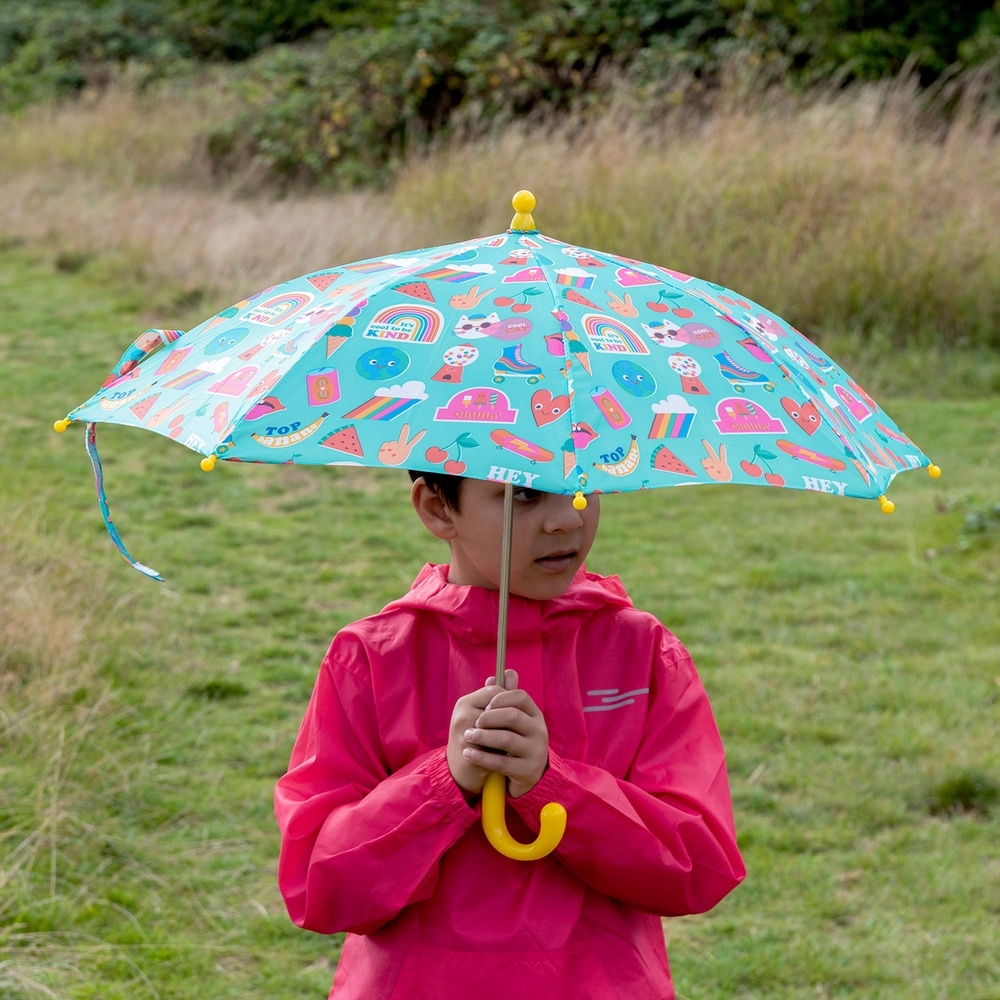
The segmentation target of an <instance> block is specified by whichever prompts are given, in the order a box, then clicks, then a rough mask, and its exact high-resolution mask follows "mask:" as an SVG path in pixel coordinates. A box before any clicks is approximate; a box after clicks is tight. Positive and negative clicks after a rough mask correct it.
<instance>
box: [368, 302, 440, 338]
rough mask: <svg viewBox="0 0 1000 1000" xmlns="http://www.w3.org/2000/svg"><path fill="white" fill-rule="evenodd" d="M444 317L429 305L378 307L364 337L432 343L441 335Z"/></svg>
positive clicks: (408, 304)
mask: <svg viewBox="0 0 1000 1000" xmlns="http://www.w3.org/2000/svg"><path fill="white" fill-rule="evenodd" d="M443 325H444V319H443V317H442V316H441V313H439V312H438V311H437V309H432V308H431V307H430V306H421V305H411V304H410V303H408V302H406V303H400V304H398V305H392V306H387V307H386V308H385V309H380V310H379V311H378V312H377V313H376V314H375V317H374V318H373V319H372V321H371V322H370V323H369V324H368V329H367V330H365V336H366V337H373V338H375V339H376V340H393V341H397V342H404V343H409V344H433V343H434V341H436V340H437V339H438V337H439V336H440V335H441V329H442V327H443Z"/></svg>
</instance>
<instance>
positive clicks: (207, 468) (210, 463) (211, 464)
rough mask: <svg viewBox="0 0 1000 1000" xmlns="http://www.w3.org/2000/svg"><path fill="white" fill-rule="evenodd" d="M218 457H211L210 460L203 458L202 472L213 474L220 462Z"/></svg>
mask: <svg viewBox="0 0 1000 1000" xmlns="http://www.w3.org/2000/svg"><path fill="white" fill-rule="evenodd" d="M218 460H219V459H218V457H217V456H216V455H209V456H208V458H203V459H202V460H201V471H202V472H211V471H212V469H214V468H215V463H216V462H218Z"/></svg>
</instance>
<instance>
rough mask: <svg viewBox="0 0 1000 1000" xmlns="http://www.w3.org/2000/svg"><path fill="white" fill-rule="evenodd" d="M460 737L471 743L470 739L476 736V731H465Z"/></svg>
mask: <svg viewBox="0 0 1000 1000" xmlns="http://www.w3.org/2000/svg"><path fill="white" fill-rule="evenodd" d="M462 735H463V736H464V737H465V739H467V740H468V741H469V742H470V743H471V742H472V738H473V737H474V736H475V735H476V731H475V730H474V729H466V731H465V732H464V733H462Z"/></svg>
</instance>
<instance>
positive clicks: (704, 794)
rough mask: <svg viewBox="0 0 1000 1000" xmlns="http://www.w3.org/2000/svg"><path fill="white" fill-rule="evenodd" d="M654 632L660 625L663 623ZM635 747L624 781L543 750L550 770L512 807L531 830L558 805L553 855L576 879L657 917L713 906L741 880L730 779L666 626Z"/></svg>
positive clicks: (697, 689)
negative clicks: (562, 814) (560, 829)
mask: <svg viewBox="0 0 1000 1000" xmlns="http://www.w3.org/2000/svg"><path fill="white" fill-rule="evenodd" d="M661 627H662V626H661ZM658 646H659V648H658V656H657V658H656V662H655V663H654V664H653V669H652V678H651V682H650V700H649V709H648V714H647V716H646V720H645V725H644V729H643V733H642V738H641V742H640V745H639V748H638V751H637V753H636V754H635V757H634V759H633V761H632V765H631V767H630V768H629V770H628V773H627V774H626V776H625V778H616V777H614V776H613V775H612V774H610V773H609V772H608V771H606V770H604V769H603V768H601V767H595V766H593V765H590V764H585V763H580V762H578V761H573V760H566V759H564V758H562V757H560V756H559V755H558V754H556V753H553V752H551V751H550V754H549V769H548V771H546V773H545V774H544V775H543V777H542V779H541V780H540V781H539V782H538V784H537V785H536V786H535V787H534V788H533V789H532V790H531V791H530V792H528V793H527V794H526V795H523V796H521V797H520V798H518V799H513V800H510V803H511V805H512V806H513V808H514V809H515V810H516V811H517V812H518V813H519V814H520V815H521V816H522V818H523V819H524V820H525V822H526V823H527V824H528V825H529V826H530V827H531V828H532V829H534V830H537V829H538V813H539V811H540V810H541V808H542V806H543V805H544V804H545V803H546V802H560V803H562V804H563V805H564V806H565V807H566V812H567V819H568V822H567V827H566V833H565V836H564V837H563V840H562V842H561V843H560V844H559V847H558V848H557V849H556V852H557V856H558V857H559V859H560V861H561V862H562V863H563V864H564V865H565V866H566V867H567V868H568V869H569V870H570V871H571V872H572V873H573V874H574V875H576V877H577V878H579V879H580V880H581V881H583V882H585V883H586V884H587V885H589V886H590V887H591V888H592V889H594V890H596V891H597V892H601V893H603V894H605V895H607V896H611V897H612V898H614V899H617V900H619V901H620V902H622V903H627V904H630V905H633V906H637V907H640V908H642V909H646V910H650V911H653V912H655V913H659V914H662V915H665V916H680V915H683V914H689V913H701V912H704V911H706V910H709V909H711V908H712V907H713V906H715V904H716V903H718V902H719V901H720V900H721V899H722V898H723V897H724V896H725V895H726V894H727V893H729V892H730V891H731V890H732V889H734V888H735V887H736V886H737V885H738V884H739V883H740V882H741V881H742V880H743V878H744V877H745V875H746V869H745V867H744V865H743V860H742V858H741V856H740V852H739V849H738V847H737V844H736V830H735V825H734V822H733V809H732V801H731V798H730V794H729V780H728V777H727V775H726V765H725V754H724V751H723V747H722V741H721V739H720V737H719V731H718V729H717V727H716V724H715V719H714V717H713V715H712V710H711V707H710V705H709V702H708V696H707V695H706V693H705V689H704V687H703V686H702V683H701V679H700V678H699V677H698V674H697V672H696V671H695V667H694V664H693V663H692V661H691V658H690V656H689V655H688V653H687V651H686V650H685V649H684V647H683V646H681V645H680V643H679V642H678V641H677V640H676V639H675V638H674V637H673V636H671V635H670V633H669V632H667V631H666V630H665V629H664V630H663V634H662V636H661V639H660V641H659V643H658Z"/></svg>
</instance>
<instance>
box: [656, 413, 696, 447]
mask: <svg viewBox="0 0 1000 1000" xmlns="http://www.w3.org/2000/svg"><path fill="white" fill-rule="evenodd" d="M695 416H696V413H695V411H694V410H686V411H684V412H682V413H657V412H655V411H654V413H653V424H652V426H651V427H650V428H649V440H651V441H656V440H659V439H661V438H686V437H687V436H688V434H690V433H691V426H692V424H693V423H694V418H695Z"/></svg>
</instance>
